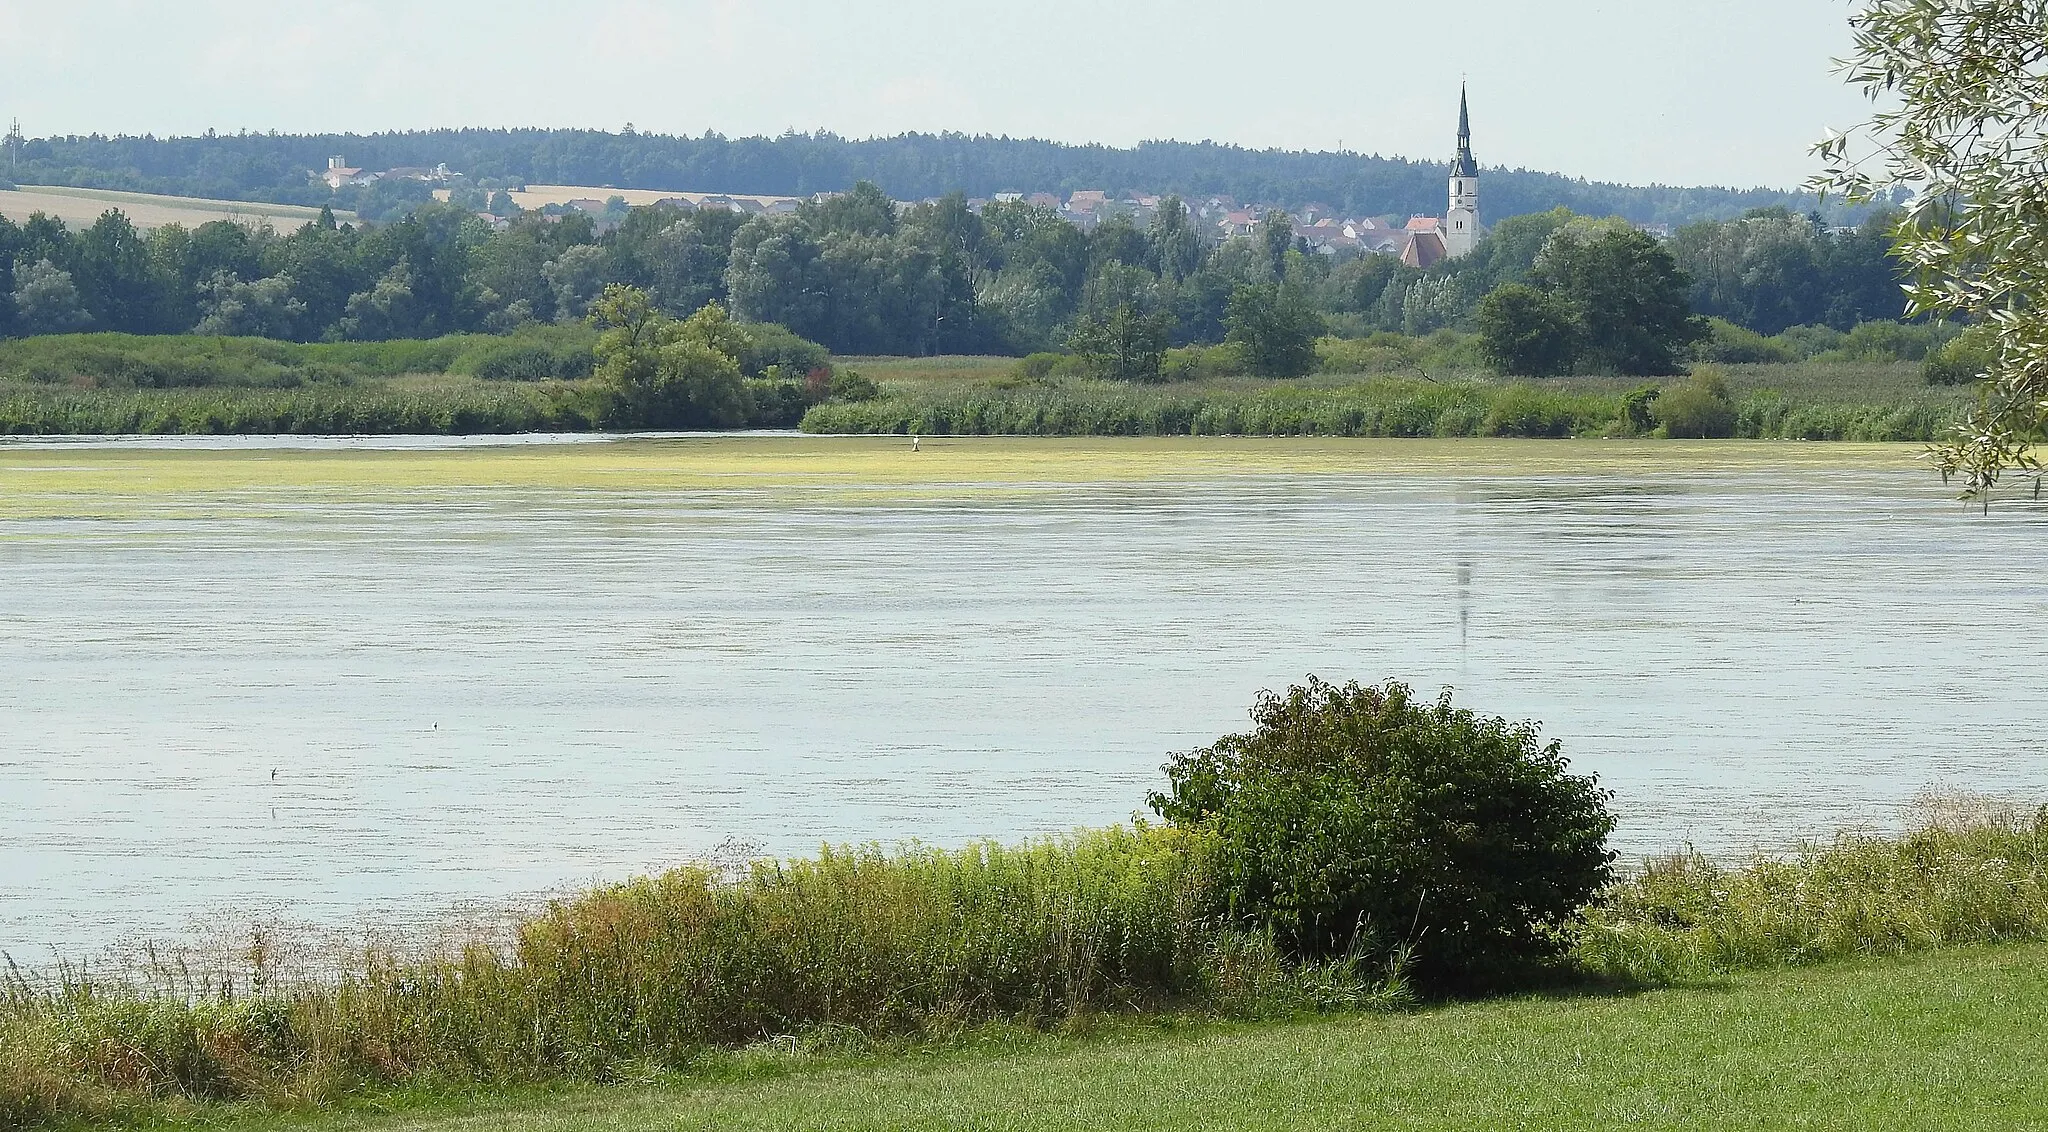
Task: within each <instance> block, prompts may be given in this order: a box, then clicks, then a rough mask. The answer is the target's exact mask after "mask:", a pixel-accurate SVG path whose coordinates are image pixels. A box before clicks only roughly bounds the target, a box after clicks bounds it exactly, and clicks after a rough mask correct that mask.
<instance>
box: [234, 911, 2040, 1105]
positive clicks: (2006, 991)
mask: <svg viewBox="0 0 2048 1132" xmlns="http://www.w3.org/2000/svg"><path fill="white" fill-rule="evenodd" d="M2044 962H2048V949H2044V948H2041V947H2038V946H2031V947H2011V948H2001V949H1971V950H1959V951H1952V952H1949V953H1946V954H1943V955H1940V956H1936V957H1921V958H1917V959H1914V960H1911V961H1896V960H1894V961H1882V962H1878V961H1860V962H1853V963H1846V964H1841V965H1834V966H1827V967H1821V968H1814V969H1803V970H1780V971H1772V972H1766V973H1752V974H1746V975H1743V976H1739V977H1737V978H1733V979H1729V980H1726V981H1720V982H1716V983H1712V984H1707V985H1700V986H1695V987H1688V988H1683V989H1673V990H1662V991H1655V992H1651V993H1647V994H1640V995H1624V996H1599V995H1596V996H1582V997H1569V996H1568V997H1558V998H1531V999H1520V1000H1511V1001H1502V1002H1492V1003H1480V1004H1472V1005H1461V1006H1452V1007H1446V1008H1440V1009H1433V1010H1426V1011H1419V1012H1414V1013H1406V1014H1394V1015H1385V1014H1379V1015H1363V1016H1360V1015H1343V1016H1338V1017H1329V1018H1318V1019H1310V1020H1298V1021H1289V1022H1282V1023H1264V1024H1249V1025H1247V1024H1236V1025H1233V1024H1217V1023H1206V1024H1195V1025H1189V1024H1187V1023H1185V1022H1182V1023H1178V1024H1160V1025H1148V1024H1127V1025H1121V1026H1119V1025H1115V1024H1098V1027H1097V1028H1096V1030H1095V1031H1094V1032H1088V1033H1080V1034H1069V1035H1019V1034H1014V1033H1003V1032H980V1033H970V1034H965V1035H962V1036H961V1037H960V1038H959V1039H957V1040H955V1041H954V1042H951V1043H948V1044H947V1045H945V1046H942V1047H933V1048H927V1049H924V1050H920V1051H916V1052H914V1053H913V1054H912V1055H911V1056H902V1055H899V1054H891V1053H886V1052H866V1053H863V1052H860V1051H859V1050H858V1049H857V1048H855V1049H853V1050H847V1049H845V1048H844V1047H842V1049H840V1050H838V1051H832V1050H824V1051H812V1050H799V1051H795V1052H792V1051H790V1050H789V1049H787V1047H786V1046H785V1047H781V1048H778V1047H775V1046H773V1045H763V1046H761V1047H756V1048H755V1049H752V1050H749V1051H746V1052H744V1053H742V1054H738V1055H735V1056H734V1057H732V1058H731V1059H729V1060H727V1061H725V1062H722V1063H720V1064H718V1065H716V1066H707V1067H705V1069H704V1070H702V1071H700V1072H699V1073H698V1074H696V1075H694V1076H691V1077H687V1078H679V1079H674V1080H672V1081H667V1082H664V1083H661V1084H656V1085H641V1086H638V1087H612V1088H606V1089H572V1090H568V1091H561V1092H547V1093H535V1094H528V1095H523V1096H521V1095H514V1096H510V1097H501V1098H496V1099H490V1098H481V1099H478V1098H473V1099H470V1100H467V1101H459V1100H435V1099H432V1098H424V1097H394V1098H390V1099H388V1100H386V1101H384V1102H381V1104H380V1107H385V1106H389V1107H388V1109H387V1110H386V1111H376V1110H361V1111H357V1112H354V1113H349V1114H342V1115H332V1116H326V1117H318V1116H314V1117H298V1116H284V1117H275V1116H272V1117H257V1118H252V1119H249V1120H247V1121H244V1122H237V1123H234V1124H231V1125H230V1126H229V1127H230V1128H231V1129H234V1130H235V1132H271V1130H277V1132H285V1130H292V1132H344V1130H346V1132H383V1130H385V1129H399V1128H406V1129H431V1130H439V1132H471V1130H483V1129H490V1130H493V1132H583V1130H596V1129H621V1128H651V1127H660V1128H677V1129H722V1130H754V1129H758V1130H764V1132H765V1130H770V1129H774V1130H784V1129H789V1130H794V1129H820V1128H835V1129H891V1130H903V1132H914V1130H919V1129H932V1130H939V1129H962V1128H971V1129H980V1130H986V1132H998V1130H1001V1132H1009V1130H1016V1132H1026V1130H1030V1132H1040V1130H1043V1132H1055V1130H1057V1132H1065V1130H1068V1129H1076V1128H1092V1129H1118V1130H1132V1132H1136V1130H1166V1129H1187V1128H1215V1129H1245V1130H1272V1132H1282V1130H1285V1132H1294V1130H1297V1129H1303V1128H1406V1129H1457V1130H1464V1129H1474V1128H1520V1129H1531V1130H1545V1132H1550V1130H1556V1132H1566V1130H1589V1132H1590V1130H1596V1129H1609V1128H1616V1127H1629V1128H1658V1129H1695V1128H1759V1129H1762V1128H1772V1129H1780V1128H1839V1129H1875V1128H1884V1129H1897V1130H1902V1132H1903V1130H1913V1129H1929V1130H1933V1129H1942V1130H1964V1129H1986V1130H1989V1129H2012V1128H2029V1127H2037V1126H2039V1125H2040V1124H2041V1123H2042V1122H2044V1121H2048V1084H2044V1083H2043V1080H2042V1078H2041V1075H2040V1074H2039V1072H2038V1066H2039V1065H2040V1064H2041V1062H2042V1060H2043V1059H2044V1058H2048V1036H2044V1032H2043V1030H2042V1029H2041V1027H2040V1026H2039V1025H2037V1024H2036V1021H2037V1019H2038V1018H2039V1017H2040V1016H2041V1014H2042V1012H2043V1011H2044V1010H2048V982H2044V981H2043V980H2042V979H2041V977H2040V970H2041V967H2042V964H2043V963H2044Z"/></svg>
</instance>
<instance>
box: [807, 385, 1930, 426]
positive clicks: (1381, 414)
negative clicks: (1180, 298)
mask: <svg viewBox="0 0 2048 1132" xmlns="http://www.w3.org/2000/svg"><path fill="white" fill-rule="evenodd" d="M1623 402H1624V397H1623V394H1622V393H1621V392H1618V391H1616V392H1602V391H1597V390H1591V391H1589V390H1586V389H1583V388H1558V387H1547V386H1544V385H1539V384H1534V383H1527V382H1516V383H1510V384H1505V385H1492V384H1485V383H1478V382H1441V383H1440V382H1431V381H1421V380H1416V379H1413V378H1401V377H1384V378H1378V377H1376V378H1369V379H1366V380H1363V381H1358V382H1354V383H1352V384H1346V385H1327V384H1315V383H1312V384H1274V385H1271V386H1268V387H1265V388H1242V387H1224V388H1207V389H1200V388H1198V389H1192V390H1189V389H1174V388H1171V387H1165V388H1162V387H1156V386H1132V385H1121V384H1111V383H1105V382H1081V381H1074V382H1063V383H1051V384H1040V385H1027V386H1023V387H1009V388H1006V387H1000V386H995V385H960V384H953V385H937V386H929V387H923V386H916V385H895V386H891V387H889V388H888V392H887V393H886V394H885V395H884V396H882V397H879V398H876V399H874V400H870V401H861V402H854V403H842V402H830V403H827V404H823V405H819V406H817V407H816V408H813V409H812V410H811V411H810V412H809V413H807V414H806V415H805V416H804V418H803V428H804V430H805V431H806V432H817V433H899V434H912V433H923V434H928V435H947V434H953V435H966V436H974V435H1004V436H1348V437H1427V436H1435V437H1461V436H1501V437H1568V436H1609V435H1626V434H1628V433H1630V432H1631V428H1632V426H1631V424H1630V422H1629V420H1628V418H1627V416H1626V414H1625V413H1624V409H1623ZM1733 407H1734V409H1735V422H1734V434H1735V435H1736V436H1738V437H1744V438H1748V439H1756V440H1775V439H1785V440H1931V439H1933V438H1934V437H1935V436H1937V435H1938V434H1940V433H1941V431H1942V430H1943V429H1944V428H1946V427H1947V425H1948V423H1949V422H1950V421H1951V420H1953V419H1954V418H1955V415H1956V406H1955V404H1954V403H1953V398H1942V397H1937V396H1916V397H1915V398H1913V399H1909V400H1906V401H1901V402H1898V403H1893V404H1876V405H1866V404H1832V403H1830V404H1793V403H1789V402H1787V401H1786V400H1785V399H1784V398H1782V397H1778V396H1775V395H1771V394H1752V395H1750V396H1748V397H1745V398H1743V399H1742V400H1741V401H1740V402H1738V403H1737V404H1736V405H1735V406H1733Z"/></svg>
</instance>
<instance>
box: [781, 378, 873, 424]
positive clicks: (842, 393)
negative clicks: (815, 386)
mask: <svg viewBox="0 0 2048 1132" xmlns="http://www.w3.org/2000/svg"><path fill="white" fill-rule="evenodd" d="M827 390H828V391H829V393H830V395H831V397H832V399H833V400H835V401H872V400H874V399H875V398H877V397H880V396H881V395H882V387H881V386H879V385H876V384H875V383H874V382H873V381H871V380H869V379H868V378H866V377H864V376H862V375H861V372H860V371H859V370H855V369H845V370H840V371H839V372H837V373H834V374H833V375H832V382H831V384H830V385H829V386H827ZM799 416H801V414H799Z"/></svg>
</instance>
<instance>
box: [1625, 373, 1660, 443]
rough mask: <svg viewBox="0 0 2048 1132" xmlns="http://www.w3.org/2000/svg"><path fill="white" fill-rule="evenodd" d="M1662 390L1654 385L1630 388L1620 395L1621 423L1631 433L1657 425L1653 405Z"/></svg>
mask: <svg viewBox="0 0 2048 1132" xmlns="http://www.w3.org/2000/svg"><path fill="white" fill-rule="evenodd" d="M1663 392H1664V391H1663V390H1661V389H1659V388H1657V387H1656V386H1654V385H1645V386H1642V387H1641V388H1638V389H1631V390H1629V391H1628V392H1627V393H1624V394H1622V395H1621V424H1622V428H1623V430H1625V431H1627V432H1629V433H1631V434H1641V433H1645V432H1649V431H1650V430H1651V429H1654V428H1656V427H1657V417H1656V410H1655V405H1656V404H1657V398H1658V397H1659V396H1660V395H1662V394H1663Z"/></svg>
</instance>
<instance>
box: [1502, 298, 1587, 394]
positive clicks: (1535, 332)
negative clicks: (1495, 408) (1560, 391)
mask: <svg viewBox="0 0 2048 1132" xmlns="http://www.w3.org/2000/svg"><path fill="white" fill-rule="evenodd" d="M1478 323H1479V341H1480V348H1481V349H1482V350H1484V351H1485V353H1486V360H1487V362H1488V364H1490V365H1492V366H1493V367H1494V369H1496V370H1498V371H1499V372H1501V373H1505V374H1512V375H1514V376H1517V377H1554V376H1556V375H1558V374H1561V373H1569V372H1571V368H1572V363H1573V362H1574V361H1575V360H1576V359H1577V358H1578V356H1579V349H1580V338H1581V337H1582V335H1583V333H1584V332H1583V331H1582V330H1581V328H1580V326H1579V321H1578V312H1577V311H1575V310H1573V308H1572V306H1571V304H1570V303H1568V302H1566V301H1565V300H1564V299H1562V298H1560V297H1558V296H1556V295H1553V294H1550V293H1548V292H1545V291H1540V290H1538V289H1536V288H1534V287H1530V286H1528V285H1526V284H1522V283H1509V284H1507V285H1505V286H1503V287H1501V288H1499V289H1498V290H1496V291H1494V292H1493V293H1492V294H1490V295H1488V296H1487V297H1486V301H1485V302H1483V303H1481V304H1480V305H1479V318H1478Z"/></svg>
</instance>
